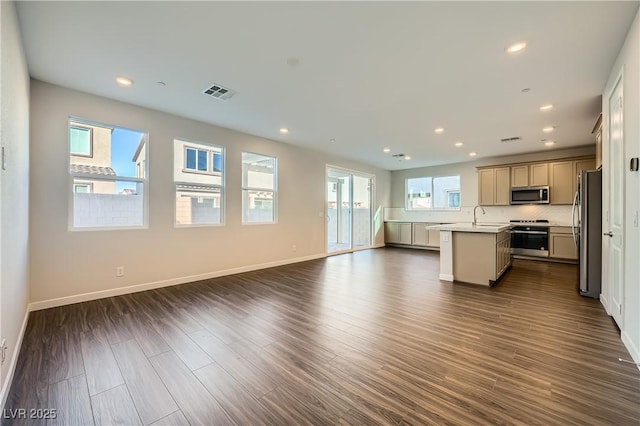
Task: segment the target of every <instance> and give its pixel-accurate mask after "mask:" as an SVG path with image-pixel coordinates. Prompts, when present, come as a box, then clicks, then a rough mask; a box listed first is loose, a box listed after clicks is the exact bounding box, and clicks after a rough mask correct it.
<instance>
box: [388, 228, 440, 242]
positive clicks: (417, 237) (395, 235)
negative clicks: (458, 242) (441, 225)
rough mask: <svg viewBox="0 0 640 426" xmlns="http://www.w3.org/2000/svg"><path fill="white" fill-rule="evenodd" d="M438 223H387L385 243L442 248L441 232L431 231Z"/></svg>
mask: <svg viewBox="0 0 640 426" xmlns="http://www.w3.org/2000/svg"><path fill="white" fill-rule="evenodd" d="M431 225H438V224H437V223H425V222H413V223H412V222H385V223H384V242H385V243H387V244H402V245H413V246H416V247H440V231H439V230H438V229H429V226H431Z"/></svg>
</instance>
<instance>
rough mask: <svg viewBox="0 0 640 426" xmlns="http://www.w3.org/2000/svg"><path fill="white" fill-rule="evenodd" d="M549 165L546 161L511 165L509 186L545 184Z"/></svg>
mask: <svg viewBox="0 0 640 426" xmlns="http://www.w3.org/2000/svg"><path fill="white" fill-rule="evenodd" d="M548 184H549V165H548V164H547V163H536V164H521V165H517V166H511V187H512V188H526V187H528V186H547V185H548Z"/></svg>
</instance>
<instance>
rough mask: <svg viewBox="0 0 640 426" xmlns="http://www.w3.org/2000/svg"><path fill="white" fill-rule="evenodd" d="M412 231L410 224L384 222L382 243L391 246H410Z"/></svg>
mask: <svg viewBox="0 0 640 426" xmlns="http://www.w3.org/2000/svg"><path fill="white" fill-rule="evenodd" d="M411 233H412V229H411V223H410V222H385V223H384V242H385V243H391V244H407V245H410V244H411V240H412V235H411Z"/></svg>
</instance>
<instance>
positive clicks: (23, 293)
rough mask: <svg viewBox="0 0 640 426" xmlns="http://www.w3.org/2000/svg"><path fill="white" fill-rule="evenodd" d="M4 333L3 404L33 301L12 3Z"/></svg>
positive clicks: (0, 222)
mask: <svg viewBox="0 0 640 426" xmlns="http://www.w3.org/2000/svg"><path fill="white" fill-rule="evenodd" d="M0 19H1V23H0V28H1V30H0V40H1V42H0V51H1V52H2V54H1V55H0V56H1V65H0V80H1V84H0V143H1V145H2V146H3V147H4V148H5V150H6V153H7V157H6V170H2V171H0V173H1V175H0V185H1V188H0V193H1V197H0V206H1V209H0V210H1V212H0V217H1V219H0V241H1V248H0V335H1V336H2V337H4V338H6V339H7V347H8V351H7V359H6V360H5V362H4V364H3V365H2V371H1V374H0V385H2V406H4V401H5V398H6V395H7V393H6V390H7V389H6V388H5V386H8V385H9V384H10V381H9V373H10V370H11V368H12V366H14V365H15V361H16V358H17V352H16V349H17V343H18V339H19V336H20V332H21V328H22V325H23V322H24V319H25V316H26V313H27V303H28V299H29V282H28V265H27V263H28V248H29V229H28V225H29V222H28V215H29V74H28V71H27V66H26V62H25V57H24V52H23V49H22V45H21V41H20V35H19V30H18V21H17V17H16V12H15V6H14V3H13V2H6V1H2V2H0Z"/></svg>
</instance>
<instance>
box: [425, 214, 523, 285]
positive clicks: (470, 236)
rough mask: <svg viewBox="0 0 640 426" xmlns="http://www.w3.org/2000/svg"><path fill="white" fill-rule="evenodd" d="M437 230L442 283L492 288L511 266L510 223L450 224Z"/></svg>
mask: <svg viewBox="0 0 640 426" xmlns="http://www.w3.org/2000/svg"><path fill="white" fill-rule="evenodd" d="M430 228H434V229H438V230H440V275H439V278H440V279H441V280H443V281H460V282H466V283H471V284H479V285H484V286H492V285H494V284H495V283H496V282H497V281H498V279H500V277H501V276H502V274H503V273H504V272H505V271H506V270H507V269H508V268H509V266H511V238H510V233H509V230H510V229H511V225H510V224H506V223H493V224H476V225H474V224H472V223H453V224H448V225H434V226H432V227H430Z"/></svg>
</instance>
